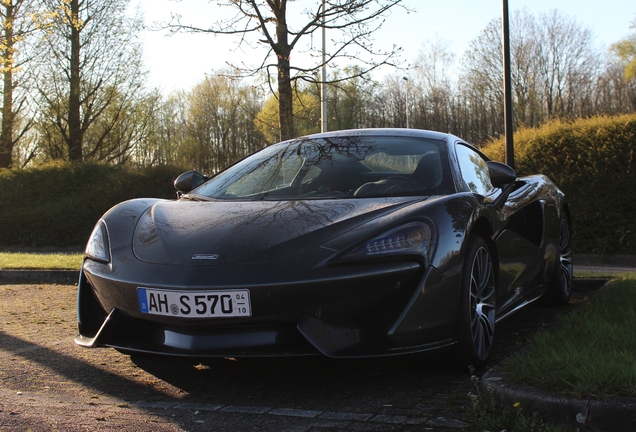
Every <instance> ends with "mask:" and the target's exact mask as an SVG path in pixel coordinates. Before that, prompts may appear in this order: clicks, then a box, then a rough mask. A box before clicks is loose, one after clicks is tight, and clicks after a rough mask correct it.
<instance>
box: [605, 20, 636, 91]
mask: <svg viewBox="0 0 636 432" xmlns="http://www.w3.org/2000/svg"><path fill="white" fill-rule="evenodd" d="M630 27H631V28H633V29H636V20H634V21H633V22H632V25H631V26H630ZM611 50H612V51H613V52H614V54H616V55H617V56H618V58H620V59H621V60H622V61H624V62H625V79H626V80H627V81H630V80H636V34H633V35H631V36H629V37H627V38H625V39H623V40H621V41H619V42H617V43H615V44H613V45H612V46H611Z"/></svg>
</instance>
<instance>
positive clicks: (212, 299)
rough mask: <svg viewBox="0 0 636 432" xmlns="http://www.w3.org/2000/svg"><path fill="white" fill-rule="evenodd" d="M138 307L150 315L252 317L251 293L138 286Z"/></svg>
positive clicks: (245, 291) (246, 291) (244, 291)
mask: <svg viewBox="0 0 636 432" xmlns="http://www.w3.org/2000/svg"><path fill="white" fill-rule="evenodd" d="M137 296H138V298H139V310H141V312H142V313H147V314H151V315H168V316H177V317H186V318H215V317H216V318H228V317H249V316H252V307H251V304H250V292H249V291H248V290H229V291H171V290H163V289H154V288H143V287H138V288H137Z"/></svg>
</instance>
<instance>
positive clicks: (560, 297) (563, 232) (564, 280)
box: [548, 213, 573, 306]
mask: <svg viewBox="0 0 636 432" xmlns="http://www.w3.org/2000/svg"><path fill="white" fill-rule="evenodd" d="M558 247H559V253H558V255H557V260H556V263H555V266H554V270H553V271H552V279H551V281H550V288H549V290H548V302H549V303H550V304H551V305H553V306H564V305H566V304H568V303H569V302H570V295H571V294H572V278H573V265H572V226H571V224H570V219H569V218H568V216H567V215H566V214H565V213H563V216H561V222H560V224H559V246H558Z"/></svg>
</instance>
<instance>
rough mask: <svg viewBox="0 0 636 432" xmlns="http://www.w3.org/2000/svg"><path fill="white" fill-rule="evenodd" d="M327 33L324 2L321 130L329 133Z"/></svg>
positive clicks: (323, 4)
mask: <svg viewBox="0 0 636 432" xmlns="http://www.w3.org/2000/svg"><path fill="white" fill-rule="evenodd" d="M326 45H327V32H326V31H325V0H322V84H321V86H320V99H321V101H320V102H321V110H320V124H321V127H320V130H321V131H322V132H327V64H326V63H327V54H326V49H327V48H326Z"/></svg>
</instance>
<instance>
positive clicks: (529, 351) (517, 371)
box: [504, 276, 636, 399]
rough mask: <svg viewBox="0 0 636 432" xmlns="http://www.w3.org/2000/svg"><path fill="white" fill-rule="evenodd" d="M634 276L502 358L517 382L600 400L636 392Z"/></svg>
mask: <svg viewBox="0 0 636 432" xmlns="http://www.w3.org/2000/svg"><path fill="white" fill-rule="evenodd" d="M635 288H636V279H634V277H633V276H631V277H630V278H625V279H623V280H618V281H615V282H612V285H611V286H609V287H608V288H607V289H605V290H604V292H602V293H600V294H599V295H597V296H595V297H594V298H592V299H591V300H590V302H589V303H588V304H587V305H585V307H583V308H581V309H580V310H578V311H576V312H575V313H573V314H571V315H568V316H566V317H564V318H563V319H562V321H561V322H560V323H559V325H558V326H557V327H556V328H555V329H553V330H552V331H546V332H542V333H539V334H537V335H535V336H534V337H533V338H532V340H531V341H530V343H529V344H528V346H527V348H525V349H524V350H523V351H522V352H519V353H517V354H515V355H514V356H513V357H511V358H510V359H508V360H506V362H504V367H505V369H506V371H507V372H508V373H509V374H510V375H511V377H512V378H513V379H514V380H515V381H517V382H523V383H527V384H529V385H532V386H535V387H538V388H542V389H545V390H548V391H552V392H557V393H562V394H567V395H572V396H574V397H578V398H582V397H593V398H598V399H603V398H607V397H612V396H616V395H620V396H629V397H633V396H636V333H635V332H634V331H633V329H634V328H635V327H636V290H635Z"/></svg>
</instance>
